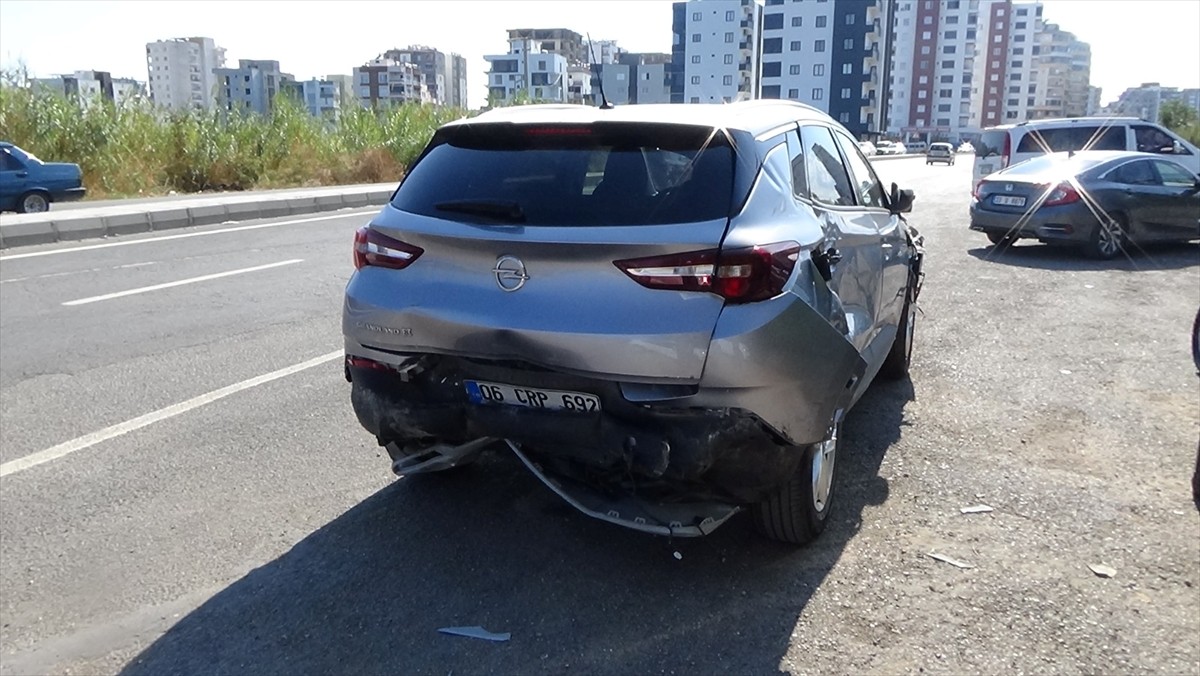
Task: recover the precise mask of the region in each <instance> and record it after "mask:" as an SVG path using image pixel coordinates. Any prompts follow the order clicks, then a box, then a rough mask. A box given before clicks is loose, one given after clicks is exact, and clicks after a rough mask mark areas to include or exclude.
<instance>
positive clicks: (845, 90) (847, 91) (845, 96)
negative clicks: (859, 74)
mask: <svg viewBox="0 0 1200 676" xmlns="http://www.w3.org/2000/svg"><path fill="white" fill-rule="evenodd" d="M849 98H850V88H849V87H842V100H843V101H845V100H846V99H849Z"/></svg>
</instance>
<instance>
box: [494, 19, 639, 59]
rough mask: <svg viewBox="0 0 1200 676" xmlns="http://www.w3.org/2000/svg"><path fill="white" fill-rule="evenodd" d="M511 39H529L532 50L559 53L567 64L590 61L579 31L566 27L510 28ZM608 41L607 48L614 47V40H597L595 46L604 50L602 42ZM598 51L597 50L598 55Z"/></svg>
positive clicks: (586, 47) (509, 37) (510, 42)
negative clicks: (531, 43)
mask: <svg viewBox="0 0 1200 676" xmlns="http://www.w3.org/2000/svg"><path fill="white" fill-rule="evenodd" d="M513 40H521V41H524V40H530V41H532V42H533V49H532V50H530V51H532V52H540V53H549V54H561V55H562V57H563V58H564V59H566V61H567V65H575V64H580V63H591V57H590V56H589V52H590V50H589V49H588V44H587V42H585V41H584V38H583V36H582V35H580V34H579V33H576V32H575V31H573V30H568V29H566V28H510V29H508V42H509V44H510V45H511V44H512V41H513ZM605 43H609V49H613V48H615V47H616V43H615V42H611V41H607V40H597V41H596V48H597V49H598V50H601V52H602V51H603V50H604V44H605ZM599 53H600V52H597V54H598V55H599Z"/></svg>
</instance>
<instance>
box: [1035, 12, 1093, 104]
mask: <svg viewBox="0 0 1200 676" xmlns="http://www.w3.org/2000/svg"><path fill="white" fill-rule="evenodd" d="M1037 49H1038V53H1037V55H1036V56H1035V57H1034V72H1033V78H1034V84H1033V85H1032V86H1030V88H1029V91H1028V92H1027V93H1028V97H1027V98H1028V99H1030V100H1031V101H1032V103H1031V104H1030V105H1031V106H1032V107H1031V108H1030V110H1029V114H1028V118H1027V119H1031V120H1037V119H1045V118H1054V117H1080V116H1082V115H1086V114H1087V112H1088V87H1089V80H1090V78H1091V70H1092V49H1091V46H1090V45H1088V43H1086V42H1080V41H1079V40H1077V39H1075V36H1074V35H1073V34H1071V33H1068V32H1067V31H1064V30H1062V29H1061V28H1059V26H1058V24H1053V23H1047V24H1044V25H1043V26H1042V28H1041V30H1040V31H1039V32H1038V34H1037Z"/></svg>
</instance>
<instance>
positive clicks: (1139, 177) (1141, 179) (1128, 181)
mask: <svg viewBox="0 0 1200 676" xmlns="http://www.w3.org/2000/svg"><path fill="white" fill-rule="evenodd" d="M1113 181H1114V182H1116V183H1123V184H1125V185H1160V182H1159V180H1158V174H1156V173H1154V167H1152V166H1151V165H1150V161H1149V160H1137V161H1135V162H1128V163H1126V164H1122V165H1121V166H1119V167H1117V169H1116V171H1114V172H1113Z"/></svg>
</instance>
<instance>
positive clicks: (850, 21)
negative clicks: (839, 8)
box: [846, 14, 855, 26]
mask: <svg viewBox="0 0 1200 676" xmlns="http://www.w3.org/2000/svg"><path fill="white" fill-rule="evenodd" d="M854 21H855V15H854V14H847V15H846V25H847V26H853V25H854Z"/></svg>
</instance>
